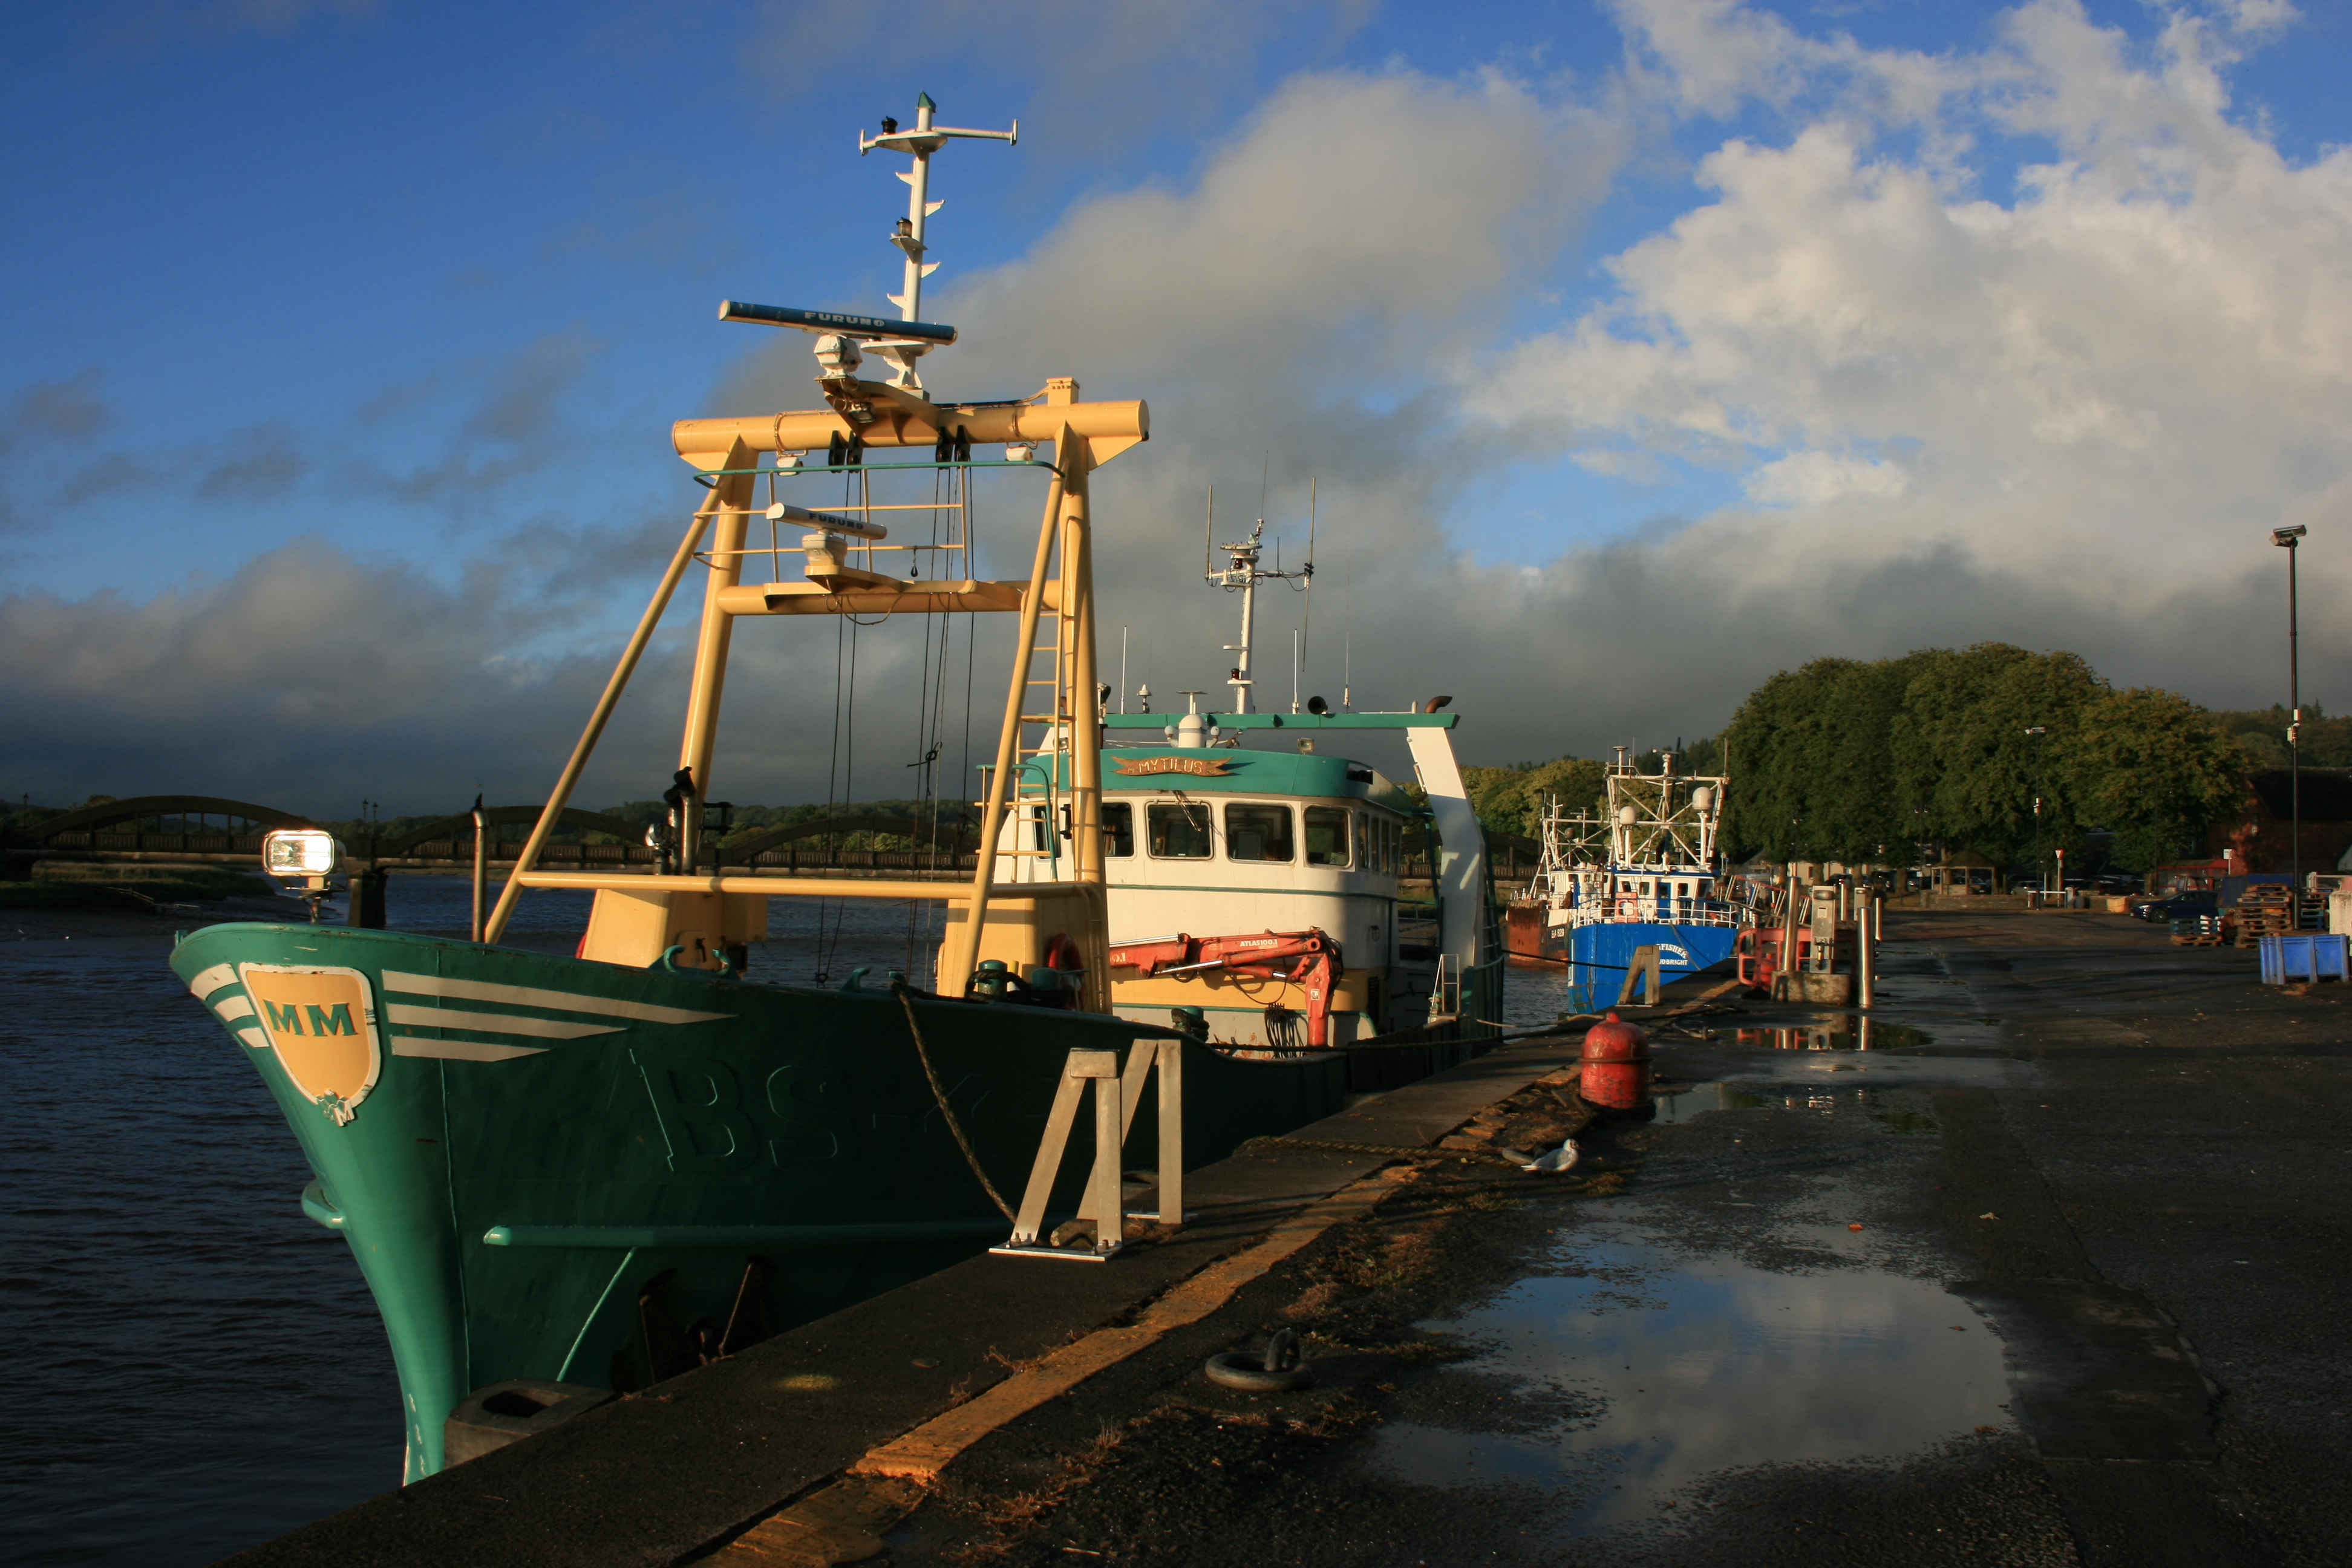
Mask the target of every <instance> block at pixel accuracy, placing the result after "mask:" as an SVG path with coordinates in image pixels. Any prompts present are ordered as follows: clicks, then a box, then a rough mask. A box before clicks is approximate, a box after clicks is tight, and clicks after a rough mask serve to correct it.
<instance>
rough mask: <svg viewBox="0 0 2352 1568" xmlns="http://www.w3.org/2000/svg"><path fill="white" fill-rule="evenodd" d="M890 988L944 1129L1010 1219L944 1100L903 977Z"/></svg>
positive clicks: (1000, 1195)
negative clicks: (905, 1015)
mask: <svg viewBox="0 0 2352 1568" xmlns="http://www.w3.org/2000/svg"><path fill="white" fill-rule="evenodd" d="M890 989H891V991H892V992H893V993H894V994H896V995H897V996H898V1005H899V1006H901V1007H903V1008H905V1009H906V1012H907V1033H908V1034H909V1035H912V1036H913V1037H915V1057H916V1058H917V1059H918V1060H919V1061H920V1062H921V1063H922V1064H923V1078H924V1080H925V1081H926V1082H928V1083H929V1085H930V1086H931V1099H932V1100H935V1101H937V1102H938V1104H939V1108H940V1116H941V1117H943V1118H944V1119H945V1120H946V1121H947V1124H948V1131H950V1132H952V1133H954V1134H955V1141H956V1147H957V1148H959V1149H961V1150H962V1151H963V1160H964V1163H965V1164H967V1165H970V1166H971V1173H972V1174H973V1175H975V1176H977V1177H979V1178H980V1184H981V1186H982V1188H983V1189H984V1190H985V1191H986V1192H987V1194H988V1201H989V1202H991V1203H992V1204H994V1205H996V1206H997V1208H998V1209H999V1210H1000V1211H1001V1212H1002V1213H1003V1215H1004V1217H1005V1218H1006V1219H1008V1220H1011V1219H1013V1205H1011V1204H1008V1203H1006V1202H1005V1201H1004V1194H1003V1193H1000V1192H998V1191H997V1190H996V1184H995V1183H994V1182H992V1181H990V1180H989V1179H988V1171H987V1168H986V1167H984V1166H983V1165H982V1164H981V1163H980V1155H979V1153H978V1152H975V1151H974V1150H973V1148H972V1146H971V1139H970V1138H967V1137H966V1136H964V1131H963V1123H962V1122H961V1121H957V1120H956V1113H955V1110H954V1109H953V1108H952V1107H950V1105H949V1104H948V1094H947V1090H946V1089H942V1088H940V1075H939V1071H938V1069H937V1068H933V1067H932V1066H931V1053H930V1050H929V1047H926V1046H925V1045H924V1044H923V1026H922V1025H920V1024H919V1023H917V1022H916V1021H915V998H914V996H913V995H912V994H910V993H909V992H908V989H907V983H906V982H905V981H903V980H894V981H892V982H891V983H890Z"/></svg>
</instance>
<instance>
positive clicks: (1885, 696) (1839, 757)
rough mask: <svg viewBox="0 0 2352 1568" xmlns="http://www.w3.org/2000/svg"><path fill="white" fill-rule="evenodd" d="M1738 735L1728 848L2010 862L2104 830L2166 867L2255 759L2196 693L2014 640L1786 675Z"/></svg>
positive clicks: (1749, 709) (2130, 854) (1757, 700)
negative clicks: (2115, 681)
mask: <svg viewBox="0 0 2352 1568" xmlns="http://www.w3.org/2000/svg"><path fill="white" fill-rule="evenodd" d="M2037 731H2038V732H2037ZM1724 743H1725V746H1726V748H1727V752H1728V755H1729V758H1730V763H1731V770H1730V771H1731V772H1732V773H1733V777H1732V784H1731V790H1730V800H1729V805H1728V809H1727V812H1726V820H1725V838H1726V841H1727V847H1729V848H1730V850H1731V852H1732V853H1733V854H1734V855H1735V856H1745V855H1761V856H1763V857H1765V858H1769V859H1775V860H1780V859H1810V858H1838V859H1847V860H1855V859H1865V858H1877V857H1879V856H1881V855H1885V856H1888V857H1901V858H1909V856H1910V855H1911V854H1912V853H1913V852H1914V850H1915V847H1918V849H1919V850H1920V851H1921V852H1925V848H1926V847H1927V846H1932V845H1941V846H1943V847H1947V848H1949V849H1952V850H1966V851H1971V852H1974V853H1976V854H1979V855H1982V856H1985V857H1987V858H1991V859H1993V860H1995V861H1996V862H2000V863H2013V862H2017V861H2021V860H2035V859H2039V858H2041V857H2042V856H2043V855H2045V854H2047V853H2048V852H2049V851H2050V850H2052V849H2053V848H2057V847H2067V848H2069V849H2074V848H2078V847H2079V846H2080V845H2081V844H2082V842H2083V839H2084V836H2085V835H2086V834H2088V833H2090V832H2092V831H2095V830H2105V831H2109V832H2112V833H2113V834H2114V835H2115V836H2116V837H2115V843H2114V849H2113V855H2114V858H2116V860H2118V861H2120V862H2123V863H2126V864H2130V865H2136V866H2147V865H2153V864H2156V863H2157V862H2158V861H2160V860H2163V859H2166V858H2169V857H2171V856H2173V855H2175V854H2178V853H2179V852H2180V850H2181V849H2182V848H2183V847H2185V846H2186V845H2187V843H2188V842H2189V840H2191V839H2193V838H2194V837H2196V836H2197V835H2198V834H2199V833H2200V831H2201V830H2202V829H2203V828H2204V826H2206V824H2208V823H2210V822H2211V821H2212V820H2214V819H2215V818H2216V817H2218V816H2221V815H2222V814H2223V813H2225V812H2227V811H2228V810H2229V809H2230V807H2231V805H2232V804H2233V803H2234V802H2235V801H2236V800H2237V799H2238V797H2239V796H2240V795H2242V793H2243V788H2244V778H2245V773H2246V768H2247V765H2248V757H2247V754H2246V751H2245V748H2244V747H2242V746H2241V745H2240V744H2238V743H2237V742H2235V741H2233V740H2232V739H2231V736H2230V735H2229V734H2227V733H2225V731H2224V729H2223V727H2222V726H2221V724H2219V723H2217V721H2216V720H2215V718H2214V716H2213V715H2211V714H2209V713H2207V712H2206V711H2205V710H2203V709H2201V708H2199V707H2197V706H2196V705H2195V704H2194V703H2191V702H2189V700H2187V699H2185V698H2182V697H2179V696H2178V695H2176V694H2175V693H2172V692H2168V691H2161V690H2157V689H2134V690H2129V691H2116V690H2115V689H2112V688H2111V687H2109V686H2108V684H2107V683H2106V682H2105V680H2104V679H2101V678H2100V677H2099V675H2098V673H2097V671H2095V670H2094V669H2093V668H2091V667H2090V665H2089V664H2088V663H2087V662H2085V661H2084V659H2083V658H2081V657H2080V656H2079V655H2076V654H2072V653H2067V652H2063V651H2059V652H2053V653H2033V652H2030V651H2028V650H2027V649H2024V648H2021V647H2011V646H2009V645H2008V644H2005V643H1979V644H1978V645H1976V646H1975V647H1967V648H1960V649H1950V648H1929V649H1924V650H1921V651H1918V652H1915V653H1910V654H1906V655H1904V656H1903V657H1902V658H1890V659H1879V660H1875V661H1871V662H1863V661H1857V660H1853V659H1816V660H1815V661H1813V662H1812V663H1811V664H1808V665H1806V666H1805V667H1804V668H1801V669H1799V670H1795V671H1793V672H1792V671H1786V670H1784V671H1782V672H1780V674H1778V675H1775V676H1774V677H1772V679H1769V680H1768V681H1766V682H1765V683H1764V684H1763V685H1762V686H1759V687H1758V688H1757V689H1756V690H1755V691H1753V692H1751V693H1750V694H1749V695H1748V700H1746V701H1745V702H1743V703H1742V704H1741V705H1740V708H1739V711H1738V713H1737V714H1735V715H1734V716H1733V719H1732V721H1731V723H1730V725H1729V726H1728V727H1727V729H1726V730H1725V731H1724ZM2037 805H2038V810H2037Z"/></svg>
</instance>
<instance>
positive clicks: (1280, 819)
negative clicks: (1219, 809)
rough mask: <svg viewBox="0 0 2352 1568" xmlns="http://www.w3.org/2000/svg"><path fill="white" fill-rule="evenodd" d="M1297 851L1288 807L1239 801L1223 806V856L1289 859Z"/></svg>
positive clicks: (1293, 856) (1247, 858) (1233, 858)
mask: <svg viewBox="0 0 2352 1568" xmlns="http://www.w3.org/2000/svg"><path fill="white" fill-rule="evenodd" d="M1296 856H1297V850H1296V848H1295V847H1293V845H1292V842H1291V834H1290V807H1288V806H1286V805H1241V804H1239V803H1236V804H1234V805H1228V806H1226V807H1225V858H1226V859H1228V860H1289V859H1292V858H1296Z"/></svg>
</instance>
